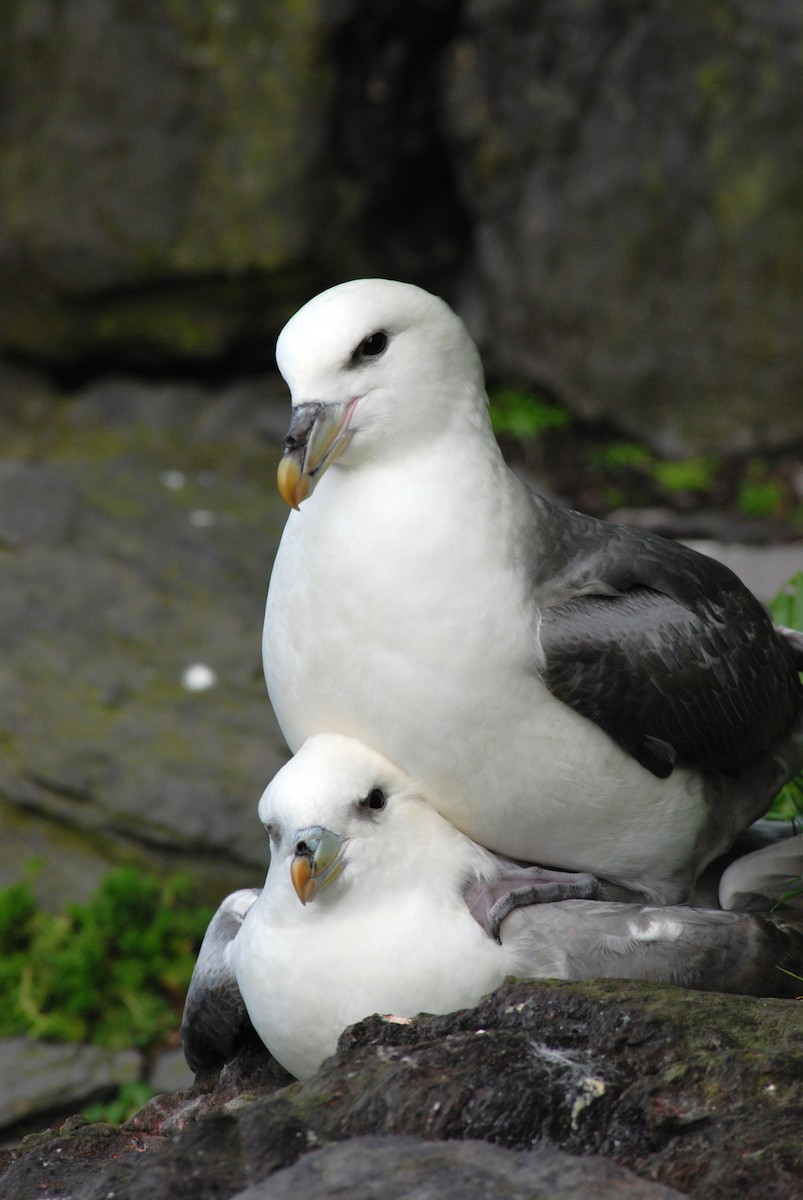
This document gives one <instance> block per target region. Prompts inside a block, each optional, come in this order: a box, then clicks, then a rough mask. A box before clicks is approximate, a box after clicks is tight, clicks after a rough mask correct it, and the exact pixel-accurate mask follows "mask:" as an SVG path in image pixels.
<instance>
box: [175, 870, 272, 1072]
mask: <svg viewBox="0 0 803 1200" xmlns="http://www.w3.org/2000/svg"><path fill="white" fill-rule="evenodd" d="M260 890H261V889H260V888H244V889H242V890H240V891H238V892H232V894H231V895H230V896H227V897H226V899H225V900H224V901H223V903H222V904H221V905H220V908H219V909H218V910H217V912H216V913H215V915H214V917H213V918H212V920H211V921H210V922H209V927H208V929H207V931H206V934H205V936H204V940H203V942H202V943H201V949H200V951H199V952H198V960H197V962H196V964H195V969H194V970H193V973H192V978H191V979H190V986H189V988H188V989H187V999H186V1001H185V1003H184V1015H183V1016H182V1019H181V1042H182V1045H183V1047H184V1057H185V1058H186V1060H187V1063H188V1065H189V1067H190V1069H191V1070H192V1071H199V1070H201V1069H204V1068H211V1067H218V1066H220V1065H222V1064H223V1063H225V1062H227V1061H228V1060H229V1059H230V1058H232V1057H233V1055H234V1053H235V1051H236V1049H237V1047H238V1045H239V1043H240V1042H241V1041H242V1039H243V1037H244V1035H245V1034H246V1033H247V1032H248V1030H249V1029H251V1028H252V1026H251V1022H250V1020H249V1017H248V1013H247V1012H246V1008H245V1004H244V1003H243V998H242V996H241V995H240V989H239V987H238V986H237V980H236V978H235V976H234V971H233V970H232V966H231V948H232V944H233V942H234V939H235V937H236V936H237V934H238V932H239V930H240V926H241V925H242V923H243V921H244V919H245V916H246V914H247V912H248V911H249V909H250V908H251V906H252V904H253V903H254V901H255V900H256V898H257V897H258V896H259V894H260Z"/></svg>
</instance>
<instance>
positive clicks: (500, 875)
mask: <svg viewBox="0 0 803 1200" xmlns="http://www.w3.org/2000/svg"><path fill="white" fill-rule="evenodd" d="M259 815H260V818H261V820H262V821H263V823H264V825H265V827H266V829H267V831H268V834H269V835H270V845H271V862H270V868H269V870H268V875H267V879H266V882H265V886H264V888H263V889H262V891H261V892H260V891H259V890H258V889H249V890H244V891H240V892H235V893H234V894H233V895H232V896H229V897H227V899H226V900H224V902H223V904H222V905H221V906H220V908H219V909H218V911H217V913H216V915H215V917H214V918H213V920H212V922H211V924H210V926H209V929H208V931H207V934H206V937H205V939H204V942H203V945H202V947H201V952H200V954H199V957H198V962H197V965H196V967H195V971H194V974H193V977H192V982H191V984H190V988H189V992H188V995H187V1002H186V1006H185V1010H184V1020H183V1022H182V1038H183V1042H184V1050H185V1054H186V1056H187V1060H188V1062H189V1064H190V1066H191V1067H192V1068H193V1069H196V1070H197V1069H198V1068H199V1067H202V1066H205V1065H210V1064H212V1063H214V1062H215V1061H216V1060H218V1061H219V1060H220V1059H224V1060H225V1058H226V1057H228V1056H229V1055H230V1054H231V1053H232V1051H233V1049H234V1047H235V1045H236V1043H237V1040H238V1037H239V1036H240V1033H241V1031H242V1028H243V1026H244V1025H247V1019H246V1015H245V1014H246V1010H247V1014H248V1016H249V1017H250V1019H251V1021H252V1022H253V1025H254V1027H255V1028H256V1031H257V1033H258V1034H259V1036H260V1037H261V1039H262V1040H263V1042H264V1043H265V1045H266V1046H267V1047H268V1049H269V1050H270V1052H271V1053H272V1054H273V1055H274V1057H275V1058H276V1059H278V1061H279V1062H280V1063H281V1064H282V1065H283V1066H284V1067H286V1068H287V1070H288V1071H290V1072H291V1073H292V1074H293V1075H296V1076H297V1077H299V1078H305V1077H306V1076H309V1075H311V1074H312V1073H313V1072H314V1071H316V1070H317V1068H318V1067H319V1065H320V1064H321V1062H322V1061H323V1059H324V1058H326V1057H327V1056H328V1055H330V1054H332V1053H333V1052H334V1050H335V1047H336V1044H337V1039H338V1036H339V1035H340V1033H341V1032H342V1031H343V1030H344V1029H345V1028H346V1027H347V1026H348V1025H350V1024H353V1023H354V1022H355V1021H357V1020H359V1019H361V1018H362V1017H365V1016H368V1015H370V1014H371V1013H375V1012H378V1013H383V1014H394V1015H396V1016H413V1015H414V1014H416V1013H418V1012H435V1013H443V1012H450V1011H452V1010H455V1009H460V1008H465V1007H468V1006H471V1005H474V1004H475V1003H476V1002H477V1001H478V1000H479V999H480V997H481V996H483V995H485V994H486V993H487V992H490V991H492V990H493V989H494V988H496V987H498V986H499V984H501V983H502V981H503V980H504V979H505V978H506V976H508V975H518V976H524V977H551V978H563V979H575V980H576V979H591V978H598V977H603V978H621V979H641V980H660V981H663V982H666V983H677V984H682V985H684V986H687V987H695V988H703V989H711V990H719V991H732V992H746V993H753V994H756V995H775V996H784V995H795V994H797V991H798V990H800V989H801V988H803V984H801V983H800V981H799V980H795V979H793V978H792V977H791V976H790V975H788V974H785V973H784V971H785V970H796V971H797V973H798V974H801V973H803V933H801V932H800V931H799V930H795V929H794V928H792V927H789V926H787V925H784V924H780V923H776V922H775V921H773V920H771V919H769V918H768V917H761V916H746V915H740V914H737V913H732V912H730V913H726V912H721V911H714V910H704V909H692V908H682V907H675V908H663V909H662V908H655V907H645V906H642V905H636V904H614V903H608V902H595V901H590V900H564V901H562V902H560V903H539V904H536V905H534V906H531V907H516V905H521V904H527V903H528V890H527V889H528V882H529V871H528V869H526V868H521V867H519V866H517V865H516V864H514V863H510V862H506V861H505V860H503V859H500V858H498V857H497V856H495V855H493V854H491V853H490V852H489V851H487V850H484V849H482V848H481V847H480V846H477V845H476V844H475V843H474V842H471V841H470V840H469V839H468V838H467V837H465V836H464V835H463V834H461V833H459V832H458V831H457V830H456V829H454V828H453V826H451V825H450V824H449V822H448V821H446V820H445V819H444V818H443V817H441V816H440V815H439V814H438V813H437V812H436V811H435V809H433V808H432V807H431V806H430V805H429V804H428V803H427V801H426V799H425V793H424V791H423V789H422V788H421V787H420V786H419V785H418V784H417V783H416V782H415V781H414V780H413V779H412V778H411V777H410V776H409V775H407V774H406V772H404V771H402V770H400V769H399V768H398V767H396V766H394V764H393V763H391V762H389V761H388V760H387V759H386V758H384V757H383V756H382V755H380V754H377V753H376V752H375V751H373V750H370V749H368V748H367V747H366V746H364V745H362V744H361V743H360V742H357V741H355V740H354V739H351V738H344V737H341V736H339V735H336V734H333V735H321V736H319V737H315V738H312V739H311V740H310V741H309V742H307V743H306V745H305V746H304V747H303V748H302V749H301V750H300V752H299V753H298V754H297V755H296V756H295V758H294V759H292V760H291V762H289V763H288V764H287V765H286V766H285V767H283V768H282V770H281V771H280V772H279V773H278V774H277V775H276V777H275V778H274V779H273V781H272V783H271V784H270V785H269V787H268V788H267V790H266V791H265V793H264V795H263V797H262V799H261V801H260V804H259ZM793 843H797V847H796V848H797V856H796V863H797V867H798V870H799V871H800V870H803V837H798V838H796V839H791V840H790V842H789V843H787V846H789V845H792V844H793ZM775 849H776V847H771V848H770V850H769V851H767V852H766V853H768V854H770V855H771V854H772V852H774V851H775ZM534 870H535V871H536V875H537V873H538V868H535V869H534ZM551 874H552V877H553V878H554V877H556V874H557V873H554V872H553V873H551ZM742 883H743V884H745V885H747V880H746V878H745V877H744V875H743V877H742ZM773 886H774V885H773ZM761 887H762V885H761V869H760V868H759V865H758V864H757V863H755V861H754V865H753V870H752V873H751V879H750V882H749V889H750V891H751V893H753V894H755V893H756V892H760V891H761ZM506 914H507V915H506ZM500 923H501V929H500ZM494 935H497V937H499V936H501V940H497V938H496V937H495V936H494Z"/></svg>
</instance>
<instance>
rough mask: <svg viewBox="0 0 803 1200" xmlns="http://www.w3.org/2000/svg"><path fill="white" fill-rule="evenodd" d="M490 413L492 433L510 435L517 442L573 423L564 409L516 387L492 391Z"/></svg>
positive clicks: (564, 427)
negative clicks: (516, 439)
mask: <svg viewBox="0 0 803 1200" xmlns="http://www.w3.org/2000/svg"><path fill="white" fill-rule="evenodd" d="M490 413H491V425H492V426H493V431H494V433H496V434H500V433H502V434H509V435H510V436H511V437H515V438H518V439H519V440H520V441H527V440H528V439H529V438H534V437H538V435H539V433H543V432H544V430H546V429H566V428H567V427H568V426H569V425H571V423H572V418H571V416H570V414H569V413H568V412H567V411H566V409H565V408H560V407H559V406H558V405H557V404H552V403H551V402H550V401H549V400H545V399H544V398H543V397H542V396H536V395H534V394H533V393H531V392H523V391H520V390H519V389H517V388H501V389H500V390H499V391H495V392H493V393H492V395H491V397H490Z"/></svg>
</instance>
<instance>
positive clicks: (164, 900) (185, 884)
mask: <svg viewBox="0 0 803 1200" xmlns="http://www.w3.org/2000/svg"><path fill="white" fill-rule="evenodd" d="M191 897H192V886H191V882H190V880H189V877H188V876H186V875H174V876H173V877H172V878H171V879H169V880H167V881H166V882H164V883H157V882H156V881H155V880H152V879H149V878H147V877H145V876H143V875H142V874H141V873H140V872H139V871H137V870H136V869H135V868H133V867H121V868H118V869H116V870H114V871H110V872H109V874H108V875H107V876H106V878H105V879H104V881H103V882H102V883H101V885H100V886H99V887H98V888H97V890H96V891H95V893H94V894H93V895H92V897H91V898H90V900H89V901H88V902H87V903H86V904H85V905H78V904H70V905H68V906H67V910H66V911H65V912H64V913H61V914H59V915H57V916H51V915H49V914H47V913H44V912H42V911H41V910H40V909H39V907H38V905H37V904H36V901H35V900H34V899H33V896H32V894H31V892H30V888H29V885H28V884H14V885H12V886H11V887H7V888H3V889H0V1036H3V1037H11V1036H14V1035H15V1034H27V1035H29V1036H31V1037H35V1038H49V1039H54V1040H59V1041H80V1042H93V1043H96V1044H97V1045H101V1046H108V1047H111V1048H120V1047H125V1046H150V1045H153V1044H155V1043H158V1042H159V1041H160V1040H162V1039H164V1038H165V1037H166V1036H168V1035H169V1034H170V1033H172V1032H173V1031H174V1030H175V1027H176V1021H177V1013H178V1011H179V1009H180V1005H181V1003H182V1001H183V997H184V994H185V992H186V989H187V985H188V984H189V979H190V975H191V974H192V968H193V965H194V963H195V957H196V954H197V949H198V946H199V944H200V940H201V938H202V937H203V933H204V931H205V929H206V926H207V924H208V922H209V919H210V916H211V913H210V912H209V911H208V910H206V909H200V908H197V907H196V906H194V905H193V903H192V899H191Z"/></svg>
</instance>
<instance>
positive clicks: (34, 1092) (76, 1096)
mask: <svg viewBox="0 0 803 1200" xmlns="http://www.w3.org/2000/svg"><path fill="white" fill-rule="evenodd" d="M141 1069H142V1056H141V1055H140V1054H139V1053H138V1051H136V1050H105V1049H103V1048H102V1047H100V1046H77V1045H64V1044H62V1043H60V1042H38V1041H35V1040H32V1039H31V1038H25V1037H16V1038H7V1039H5V1040H3V1039H0V1079H2V1081H3V1084H2V1089H0V1128H5V1127H6V1126H9V1125H14V1124H16V1123H17V1122H19V1121H21V1120H23V1119H24V1118H27V1117H31V1116H34V1115H35V1114H36V1113H46V1112H49V1111H50V1110H51V1109H59V1110H61V1111H62V1112H64V1111H69V1109H70V1107H71V1106H75V1107H76V1108H78V1107H80V1105H81V1104H83V1103H86V1102H87V1101H88V1100H91V1099H94V1098H96V1097H97V1096H99V1095H104V1094H105V1095H112V1094H113V1093H114V1092H115V1091H116V1090H117V1088H118V1087H120V1086H121V1084H124V1083H130V1082H132V1081H133V1080H135V1079H138V1078H139V1074H140V1071H141Z"/></svg>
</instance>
